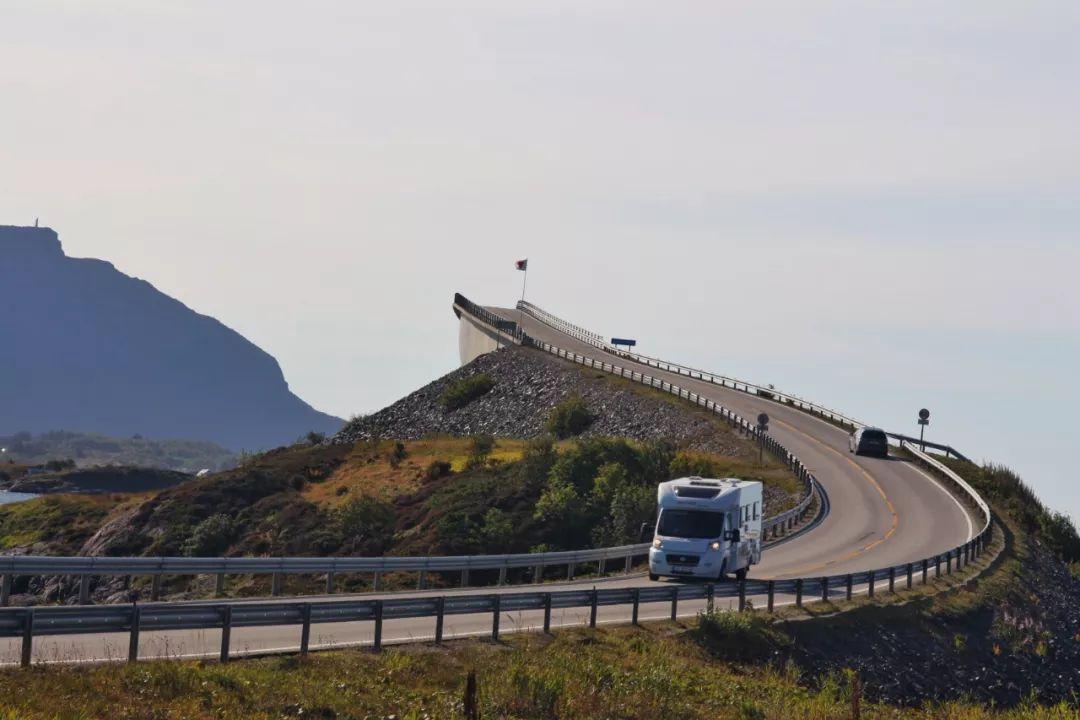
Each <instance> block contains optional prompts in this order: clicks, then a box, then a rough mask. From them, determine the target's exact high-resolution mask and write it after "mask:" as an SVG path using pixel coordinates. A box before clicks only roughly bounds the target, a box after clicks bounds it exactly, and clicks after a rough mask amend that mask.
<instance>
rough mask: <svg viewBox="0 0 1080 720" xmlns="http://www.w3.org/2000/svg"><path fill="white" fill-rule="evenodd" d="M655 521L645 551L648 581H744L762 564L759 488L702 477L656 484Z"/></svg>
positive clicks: (762, 511) (754, 484) (748, 483)
mask: <svg viewBox="0 0 1080 720" xmlns="http://www.w3.org/2000/svg"><path fill="white" fill-rule="evenodd" d="M656 497H657V505H658V506H659V511H660V514H659V517H658V518H657V520H656V532H655V534H654V536H653V543H652V548H650V550H649V579H650V580H657V579H658V578H660V576H667V577H697V578H709V579H713V580H722V579H724V577H725V576H726V575H727V574H728V573H734V575H735V577H736V578H737V579H739V580H742V579H744V578H745V577H746V571H747V569H749V567H750V566H751V565H756V564H757V563H759V562H761V518H762V516H763V515H764V514H765V508H764V504H763V500H762V492H761V483H760V482H755V481H752V480H739V479H737V478H724V479H720V480H713V479H708V478H700V477H687V478H679V479H678V480H669V481H668V482H663V483H660V487H659V488H657V491H656Z"/></svg>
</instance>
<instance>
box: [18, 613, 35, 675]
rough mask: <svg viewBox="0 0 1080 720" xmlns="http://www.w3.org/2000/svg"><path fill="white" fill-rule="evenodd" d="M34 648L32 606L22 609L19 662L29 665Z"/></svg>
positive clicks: (24, 665) (25, 665)
mask: <svg viewBox="0 0 1080 720" xmlns="http://www.w3.org/2000/svg"><path fill="white" fill-rule="evenodd" d="M33 649H34V608H26V609H25V610H23V634H22V654H21V656H20V662H19V664H20V665H22V666H23V667H30V655H31V653H32V652H33Z"/></svg>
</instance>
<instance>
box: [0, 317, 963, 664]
mask: <svg viewBox="0 0 1080 720" xmlns="http://www.w3.org/2000/svg"><path fill="white" fill-rule="evenodd" d="M489 309H490V310H492V311H493V312H496V313H498V314H500V315H502V316H504V317H506V318H507V319H510V320H515V321H516V320H518V319H519V315H518V312H517V311H516V310H511V309H506V308H489ZM522 325H523V328H524V330H525V331H526V332H527V333H529V334H530V335H532V336H533V337H535V338H537V339H539V340H544V341H547V342H549V343H552V344H554V345H558V346H559V347H562V348H564V349H566V350H570V351H574V352H578V353H580V354H582V355H587V356H589V357H593V358H595V359H605V360H609V361H612V360H613V361H615V362H616V363H617V364H628V365H629V366H633V367H634V369H635V370H637V371H640V372H645V373H646V374H649V375H652V376H654V377H658V378H663V379H664V380H667V381H668V382H671V383H673V384H675V385H678V386H680V387H683V388H686V389H688V390H692V391H694V392H697V393H700V394H702V395H704V396H706V397H708V398H711V399H712V400H714V401H716V402H718V403H720V404H722V405H724V406H725V407H727V408H729V409H731V410H733V411H735V412H737V413H738V414H740V415H742V416H743V417H745V418H747V419H753V418H756V417H757V414H758V413H759V412H762V411H764V412H767V413H768V414H769V417H770V418H771V424H770V432H771V434H772V435H773V436H774V437H775V438H776V439H777V440H778V441H779V442H781V443H782V444H783V445H785V446H786V447H787V448H788V449H789V450H790V451H791V452H793V453H794V454H795V455H796V456H798V457H799V458H800V459H801V460H802V461H803V463H804V464H805V465H806V466H807V467H808V468H809V469H810V470H811V471H812V472H813V473H814V474H815V476H817V478H818V480H819V481H820V483H821V485H822V486H823V487H824V489H825V491H826V493H827V494H828V497H829V505H830V511H829V513H828V515H827V516H826V517H825V518H824V519H822V520H821V521H820V522H819V523H818V524H816V525H815V526H814V527H813V528H812V529H810V530H808V531H807V532H805V533H804V534H802V535H800V536H799V537H798V538H796V539H794V540H792V541H789V542H785V543H782V544H780V545H778V546H776V547H774V548H771V549H768V550H767V551H766V552H765V554H764V558H763V561H762V563H761V564H760V565H757V566H755V567H754V568H752V569H751V576H752V577H756V578H775V579H782V578H788V577H799V576H804V577H805V576H820V575H836V574H843V573H848V572H858V571H861V570H868V569H871V568H878V567H885V566H889V565H896V564H900V563H903V562H907V561H911V560H916V559H920V558H923V557H926V556H928V555H932V554H935V553H938V552H941V551H944V550H946V549H948V548H951V547H954V546H957V545H959V544H961V543H963V542H965V541H966V540H968V539H969V538H971V537H972V536H973V535H974V532H975V530H976V528H977V526H976V523H975V520H974V518H973V516H972V514H971V513H969V511H967V510H966V509H965V508H964V506H962V505H961V504H960V503H959V502H958V501H957V500H956V499H955V498H954V497H953V495H952V494H950V493H949V492H948V491H947V490H946V489H945V488H944V487H943V486H942V485H941V484H939V483H938V482H937V481H936V480H934V479H932V478H931V477H930V476H928V475H926V474H925V473H923V472H922V471H920V470H919V469H918V468H916V467H914V466H913V465H911V464H909V463H907V462H905V461H903V460H900V459H875V458H865V457H856V456H854V455H851V454H849V453H848V449H847V433H846V432H845V431H843V430H841V429H839V428H837V427H836V426H834V425H831V424H829V423H827V422H825V421H823V420H819V419H817V418H814V417H811V416H809V415H806V414H804V413H801V412H799V411H797V410H794V409H792V408H789V407H785V406H783V405H780V404H778V403H775V402H771V401H767V400H763V399H760V398H757V397H754V396H751V395H747V394H744V393H740V392H737V391H734V390H731V389H725V388H721V387H717V386H715V385H712V384H710V383H706V382H702V381H698V380H692V379H690V378H687V377H684V376H679V375H674V374H672V373H666V372H663V371H660V370H655V369H652V368H645V367H644V366H638V365H636V364H634V363H629V362H628V361H625V360H622V359H619V358H614V356H609V355H607V353H605V352H604V351H602V350H599V349H597V348H594V347H592V346H590V345H587V344H585V343H582V342H580V341H577V340H575V339H574V338H572V337H569V336H567V335H565V334H563V333H560V332H558V331H556V330H554V329H553V328H550V327H549V326H547V325H545V324H543V323H540V322H539V321H537V320H535V319H533V318H531V317H529V316H527V315H526V316H524V317H523V318H522ZM868 391H870V390H868ZM601 583H602V584H603V585H604V586H605V587H626V586H635V585H646V584H648V583H649V580H648V578H647V577H645V576H644V575H642V574H633V575H627V576H622V577H615V578H611V579H605V580H600V581H595V580H583V581H578V582H574V583H557V584H547V585H545V586H544V589H545V590H552V591H555V590H560V589H569V588H577V589H580V588H581V587H582V585H583V584H584V585H593V584H601ZM879 587H882V588H883V587H884V584H880V585H879ZM525 589H526V588H523V587H521V586H516V587H505V588H499V589H492V588H487V589H479V590H478V589H469V590H452V591H445V590H440V591H425V592H427V593H429V594H430V593H431V592H436V593H441V594H450V593H459V592H477V593H489V594H490V593H493V592H521V591H522V590H525ZM856 592H865V587H862V588H856ZM419 594H423V593H421V592H416V593H396V594H386V595H384V596H385V597H391V596H395V597H401V596H403V595H405V596H408V595H419ZM344 597H346V596H343V595H334V596H329V597H318V596H312V597H310V599H311V600H322V599H326V600H333V599H343V598H344ZM365 597H377V596H371V595H368V596H365ZM750 599H751V602H753V603H754V604H755V605H758V606H761V605H763V604H764V601H765V600H764V598H762V597H752V598H750ZM287 600H288V599H283V601H287ZM237 602H243V601H237ZM728 602H729V601H727V600H723V601H718V604H719V606H720V607H724V605H725V604H726V603H728ZM791 602H793V598H791V597H785V596H779V595H778V596H777V604H778V605H783V604H789V603H791ZM702 607H703V603H702V602H701V601H696V602H694V601H686V602H682V603H680V604H679V615H680V617H685V616H692V615H694V614H696V613H697V612H698V611H700V610H701V609H702ZM588 612H589V611H588V609H587V608H580V609H568V610H563V611H559V610H556V611H554V612H553V615H552V625H553V626H556V627H558V626H562V625H581V624H584V623H586V622H588ZM669 614H670V605H669V604H667V603H656V604H647V605H645V604H643V605H642V608H641V619H642V620H649V619H663V618H666V617H668V616H669ZM629 615H630V608H629V606H625V607H618V606H616V607H601V608H600V610H599V614H598V620H599V622H601V623H610V622H626V621H627V620H628V619H629ZM541 623H542V615H541V614H540V613H539V612H523V613H509V614H505V617H503V618H502V621H501V626H502V632H504V633H506V632H514V631H515V630H519V631H520V630H526V629H536V628H538V627H540V625H541ZM383 632H384V640H383V642H384V643H386V644H393V643H395V642H411V641H417V640H425V639H430V638H431V637H432V636H433V633H434V619H431V618H420V619H402V620H387V621H386V622H385V624H384V630H383ZM490 632H491V615H490V614H482V615H459V616H448V617H447V618H446V625H445V636H446V637H447V638H451V637H466V636H471V635H486V634H488V633H490ZM372 633H373V628H372V623H368V622H364V623H335V624H327V625H316V626H314V627H313V629H312V637H311V647H312V648H325V647H338V646H351V645H358V644H369V643H371V641H372ZM299 637H300V630H299V627H297V626H282V627H268V628H236V629H234V630H233V634H232V648H233V653H234V654H237V655H242V654H259V653H266V652H274V651H284V650H294V649H296V648H297V647H298V646H299ZM219 643H220V631H217V630H199V631H175V632H160V633H150V632H144V633H143V634H142V637H141V643H140V657H197V656H206V655H210V656H214V655H216V654H217V652H218V648H219ZM18 653H19V641H18V640H17V639H10V640H0V663H10V662H16V661H17V659H18ZM126 653H127V636H126V635H125V634H111V635H68V636H58V637H41V638H35V646H34V658H35V661H42V662H50V661H53V662H55V661H59V662H96V661H102V660H116V659H122V658H124V657H126Z"/></svg>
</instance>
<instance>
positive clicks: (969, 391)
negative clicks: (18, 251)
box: [0, 0, 1080, 517]
mask: <svg viewBox="0 0 1080 720" xmlns="http://www.w3.org/2000/svg"><path fill="white" fill-rule="evenodd" d="M1077 37H1080V3H1077V2H1075V0H1062V1H1061V2H1037V1H1031V0H1025V1H1023V2H1021V1H1019V0H1018V1H1017V2H1009V3H1005V2H993V1H992V0H981V1H980V2H952V3H946V4H943V3H939V2H888V3H885V2H882V3H873V2H865V1H864V2H818V3H807V2H801V1H800V2H754V3H748V2H715V1H714V2H686V3H654V2H650V3H644V2H643V3H628V2H582V1H580V0H579V1H578V2H573V3H570V2H567V3H561V2H553V1H552V0H546V1H545V2H542V3H535V4H532V5H531V6H529V5H527V4H525V3H519V2H505V1H495V0H492V1H491V2H480V3H475V2H474V3H470V2H458V3H412V2H401V1H395V2H381V3H359V2H313V3H270V2H246V3H240V2H203V3H195V2H189V3H161V2H152V1H151V0H123V1H115V0H114V1H108V0H98V1H97V2H94V3H83V2H50V1H48V0H32V1H27V2H12V1H11V0H0V223H11V224H32V223H33V219H34V217H35V216H40V217H41V219H42V224H47V225H50V226H52V227H54V228H55V229H56V230H57V231H58V232H59V233H60V237H61V240H62V241H63V242H64V245H65V248H66V249H67V252H68V254H70V255H74V256H92V257H100V258H104V259H108V260H110V261H112V262H113V263H114V264H115V265H116V266H117V267H118V268H120V269H121V270H123V271H124V272H127V273H129V274H131V275H135V276H138V277H141V278H145V279H147V280H149V281H150V282H152V283H153V284H154V285H156V286H157V287H158V288H159V289H161V290H162V291H164V292H166V293H169V294H170V295H173V296H175V297H177V298H179V299H180V300H182V301H184V302H185V303H187V304H188V305H189V306H191V307H192V308H194V309H196V310H198V311H200V312H203V313H207V314H210V315H213V316H215V317H217V318H219V319H220V320H222V321H223V322H225V323H226V324H228V325H230V326H231V327H233V328H235V329H236V330H238V331H239V332H241V333H243V334H244V335H246V336H247V337H248V338H250V339H251V340H253V341H254V342H256V343H257V344H259V345H260V346H262V347H263V348H264V349H266V350H267V351H269V352H270V353H272V354H273V355H275V356H276V357H277V358H278V360H279V361H280V362H281V365H282V367H283V369H284V371H285V374H286V377H287V378H288V380H289V382H290V384H291V386H292V387H293V389H294V390H295V391H297V392H298V393H299V394H300V395H301V396H302V397H304V398H305V399H307V400H308V401H309V402H311V403H313V404H314V405H316V406H317V407H319V408H320V409H323V410H326V411H330V412H333V413H336V414H338V415H343V416H348V415H350V414H353V413H357V412H368V411H372V410H375V409H377V408H379V407H381V406H383V405H385V404H387V403H389V402H391V401H392V400H394V399H396V398H398V397H399V396H401V395H402V394H404V393H406V392H408V391H410V390H411V389H413V388H415V387H418V386H419V385H422V384H424V383H426V382H427V381H428V380H430V379H432V378H434V377H435V376H437V375H439V374H442V373H443V372H446V371H448V370H450V369H452V368H453V367H455V366H456V364H457V342H456V327H455V323H454V319H453V316H452V314H451V312H450V302H451V296H452V294H453V292H454V291H455V290H460V291H462V292H464V293H465V294H467V295H468V296H470V297H472V298H474V299H476V300H478V301H481V302H484V303H491V304H511V303H512V302H513V301H514V300H515V299H516V295H517V293H518V292H519V290H520V286H519V283H520V280H521V276H520V274H519V273H516V272H514V270H513V261H514V260H515V259H517V258H521V257H526V256H527V257H529V258H530V274H529V298H530V299H531V300H533V301H534V302H536V303H538V304H540V305H542V306H545V307H547V308H549V309H550V310H552V311H554V312H557V313H560V314H563V315H565V316H567V317H568V318H570V319H573V320H576V321H578V322H580V323H581V324H584V325H587V326H589V327H593V328H595V329H597V330H599V331H601V332H605V333H607V334H609V335H611V334H618V335H630V336H633V337H637V338H638V339H639V340H640V341H641V345H640V347H641V349H642V350H643V351H645V352H648V353H650V354H659V355H662V356H665V357H670V358H671V359H674V360H680V361H683V362H687V363H691V364H696V365H700V366H703V367H705V368H708V369H712V370H715V371H719V372H727V373H730V374H736V375H739V376H742V377H745V378H747V379H749V380H752V381H758V382H771V383H775V384H776V385H777V386H778V387H780V388H783V389H788V390H791V391H793V392H799V393H801V394H804V395H806V396H808V397H811V398H815V399H819V400H820V401H822V402H825V403H827V404H831V405H834V406H836V407H838V408H841V409H843V410H845V411H847V412H849V413H851V414H853V415H856V416H858V417H861V418H863V419H865V420H868V421H870V422H874V423H878V424H882V425H886V426H888V427H889V428H895V429H898V430H903V429H908V430H911V431H913V432H914V431H915V424H914V417H915V411H916V410H917V409H918V408H919V407H920V406H923V405H925V406H928V407H930V408H931V410H932V411H933V413H934V415H933V421H932V422H933V424H932V425H931V427H930V435H931V437H933V438H936V439H940V440H944V441H947V442H950V443H952V444H954V445H956V446H957V447H959V448H961V449H962V450H964V451H965V452H966V453H968V454H969V455H972V456H973V457H975V458H990V459H994V460H998V461H1002V462H1006V463H1008V464H1010V465H1013V466H1014V467H1015V468H1016V469H1017V470H1019V471H1020V472H1021V473H1022V474H1023V475H1024V476H1025V477H1026V478H1028V479H1029V481H1030V482H1031V483H1032V484H1034V485H1035V486H1036V487H1037V488H1038V490H1039V491H1040V493H1041V494H1042V496H1043V497H1044V498H1045V499H1047V500H1048V501H1049V502H1050V503H1051V504H1053V505H1054V506H1056V507H1058V508H1060V509H1065V510H1070V511H1071V512H1072V514H1073V515H1074V517H1080V483H1078V482H1077V481H1076V479H1075V469H1074V461H1073V458H1072V450H1073V449H1074V447H1075V445H1076V442H1075V438H1076V436H1077V432H1076V430H1075V425H1074V421H1075V418H1076V412H1077V410H1076V408H1078V407H1080V389H1078V388H1080V383H1078V381H1077V379H1076V376H1075V372H1076V371H1077V366H1078V362H1077V361H1078V359H1080V332H1078V331H1080V316H1078V311H1080V283H1078V282H1077V277H1076V276H1077V271H1078V269H1080V236H1078V231H1080V93H1078V90H1077V87H1078V86H1077V78H1078V77H1080V43H1077V42H1076V38H1077Z"/></svg>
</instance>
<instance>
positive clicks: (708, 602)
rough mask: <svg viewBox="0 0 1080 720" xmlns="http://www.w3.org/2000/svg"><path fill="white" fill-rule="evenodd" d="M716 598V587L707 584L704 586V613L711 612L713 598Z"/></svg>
mask: <svg viewBox="0 0 1080 720" xmlns="http://www.w3.org/2000/svg"><path fill="white" fill-rule="evenodd" d="M715 597H716V586H715V585H713V584H712V583H709V584H708V585H706V586H705V612H708V613H711V612H712V611H713V604H714V602H713V601H714V598H715Z"/></svg>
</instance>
